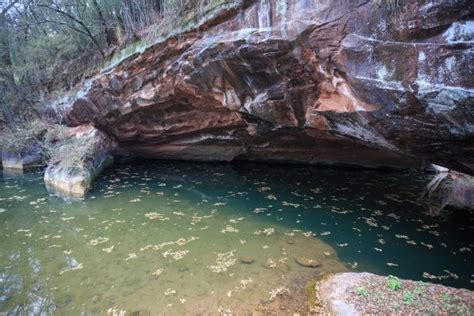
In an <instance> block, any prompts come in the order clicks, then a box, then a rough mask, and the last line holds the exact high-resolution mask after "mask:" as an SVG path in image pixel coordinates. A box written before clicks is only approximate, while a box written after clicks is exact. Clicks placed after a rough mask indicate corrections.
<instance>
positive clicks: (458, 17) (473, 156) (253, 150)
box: [62, 0, 474, 174]
mask: <svg viewBox="0 0 474 316" xmlns="http://www.w3.org/2000/svg"><path fill="white" fill-rule="evenodd" d="M473 17H474V4H473V2H472V1H468V0H454V1H434V0H424V1H423V0H422V1H343V0H336V1H334V0H294V1H287V0H259V1H254V2H252V1H250V3H249V1H244V3H243V4H241V5H237V6H233V7H232V6H231V7H230V9H229V8H227V9H225V10H224V9H223V10H222V11H221V12H220V13H218V14H216V15H214V16H213V17H212V18H209V19H207V21H205V22H202V23H201V24H196V27H195V28H194V29H190V30H188V31H186V32H183V33H181V34H179V35H178V36H174V37H171V38H168V39H167V40H166V41H163V42H159V43H157V44H154V45H152V46H150V47H149V48H147V49H146V50H144V52H143V53H137V54H135V55H133V56H131V57H129V58H127V59H125V60H124V61H122V62H121V63H119V64H118V65H116V66H115V67H113V68H112V69H109V70H107V71H105V70H104V72H102V73H100V74H98V75H97V76H95V77H94V78H91V79H90V80H89V81H87V82H86V83H84V86H83V87H81V92H80V93H79V94H78V95H77V96H76V97H75V98H73V100H72V101H70V102H67V103H66V104H62V106H63V107H64V108H65V109H66V113H65V115H66V120H67V122H68V124H69V125H71V126H77V125H81V124H88V123H92V124H93V125H94V126H95V127H96V128H98V129H100V130H101V131H103V132H105V133H106V134H108V135H110V136H112V137H113V138H114V139H116V140H117V142H118V144H119V148H120V150H119V152H120V153H124V154H130V153H132V154H137V155H141V156H145V157H153V158H162V159H187V160H232V159H251V160H275V161H300V162H309V163H331V164H353V165H364V166H397V167H420V166H422V165H423V164H424V163H425V162H433V163H436V164H438V165H442V166H445V167H448V168H451V169H455V170H458V171H461V172H465V173H470V174H474V142H473V140H474V137H473V136H474V110H473V104H474V102H473V101H474V80H473V79H472V72H473V71H472V70H473V64H474V63H473V56H474V49H473V47H474V20H473Z"/></svg>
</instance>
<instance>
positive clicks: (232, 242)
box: [0, 162, 474, 315]
mask: <svg viewBox="0 0 474 316" xmlns="http://www.w3.org/2000/svg"><path fill="white" fill-rule="evenodd" d="M428 181H429V177H428V176H427V175H419V174H415V173H393V172H392V173H387V172H376V171H355V170H344V169H337V170H333V169H318V168H314V167H302V166H283V165H273V166H271V165H263V164H233V165H227V164H192V163H171V162H154V163H139V165H135V166H130V165H118V166H115V167H114V168H112V169H109V170H108V171H106V172H105V174H104V176H103V177H101V179H99V181H98V183H97V185H96V186H95V187H94V190H93V191H92V192H90V194H89V195H88V197H87V198H86V199H85V200H84V201H76V202H69V203H66V202H64V201H63V200H61V199H59V198H57V197H54V196H53V195H50V194H49V193H48V192H47V191H46V189H45V188H44V184H43V182H42V174H41V173H40V172H38V173H28V174H25V175H24V176H14V175H8V174H4V175H3V178H2V179H1V180H0V312H12V313H22V312H31V313H39V312H45V313H52V312H56V313H60V314H67V315H70V314H71V313H72V314H78V313H79V312H85V313H86V314H98V313H100V314H105V313H106V312H107V311H109V312H110V313H111V314H113V313H114V312H115V314H120V311H126V312H127V314H129V313H134V312H135V315H137V314H139V315H147V314H152V315H154V314H183V313H188V314H196V313H202V314H209V313H217V312H218V311H219V310H221V311H224V310H232V311H251V310H255V309H260V310H263V309H265V308H267V309H269V308H271V307H272V302H273V301H274V300H278V299H279V296H278V295H277V296H276V299H274V298H273V297H274V296H275V295H272V294H275V293H277V292H281V293H284V292H286V290H288V291H289V292H290V294H289V295H285V296H288V297H289V298H290V301H292V302H294V303H293V307H294V305H295V304H296V305H297V304H300V305H301V304H303V305H304V304H306V302H307V301H308V299H307V298H306V297H305V294H304V285H305V282H306V281H307V280H310V279H311V278H314V277H317V276H318V275H320V274H321V273H324V272H334V271H345V270H354V271H370V272H374V273H379V274H385V275H388V274H395V275H398V276H400V277H403V278H411V279H421V280H425V281H432V282H439V283H443V284H446V285H451V286H456V287H465V288H469V289H474V275H473V274H474V271H473V269H472V262H474V261H473V259H474V258H473V254H472V248H473V230H474V228H473V218H472V215H470V214H468V213H463V212H457V213H454V214H453V215H451V216H450V217H448V218H447V219H434V218H431V217H429V216H425V215H424V214H423V212H424V208H423V206H422V205H421V203H420V202H419V201H418V197H419V195H420V192H421V191H422V189H423V187H424V185H425V184H426V183H427V182H428ZM298 256H306V257H308V258H311V259H314V260H318V261H320V262H321V263H322V266H321V267H319V268H307V267H303V266H300V265H298V264H297V263H296V262H295V258H296V257H298ZM243 257H245V258H246V259H247V260H249V259H252V260H254V261H253V263H250V264H248V263H242V262H241V259H242V258H243ZM298 288H300V289H301V291H302V292H298ZM280 307H281V306H280ZM300 307H301V306H300ZM290 308H291V306H290ZM296 308H297V309H298V307H296Z"/></svg>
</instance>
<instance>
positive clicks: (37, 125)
mask: <svg viewBox="0 0 474 316" xmlns="http://www.w3.org/2000/svg"><path fill="white" fill-rule="evenodd" d="M47 127H48V125H47V124H46V123H45V122H44V121H41V120H32V121H26V122H22V123H21V124H20V125H19V126H17V127H16V128H15V129H14V130H10V129H6V130H4V131H2V133H0V148H1V150H2V151H7V152H14V153H22V152H24V151H25V150H28V149H29V148H31V147H33V146H38V145H39V144H40V142H41V139H42V138H43V136H44V134H45V132H46V130H47Z"/></svg>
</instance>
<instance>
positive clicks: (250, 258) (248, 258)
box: [240, 256, 255, 264]
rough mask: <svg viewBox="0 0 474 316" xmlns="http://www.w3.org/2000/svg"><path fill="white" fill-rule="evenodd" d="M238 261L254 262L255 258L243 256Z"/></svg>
mask: <svg viewBox="0 0 474 316" xmlns="http://www.w3.org/2000/svg"><path fill="white" fill-rule="evenodd" d="M240 262H241V263H244V264H252V263H254V262H255V259H254V258H252V257H249V256H243V257H242V258H240Z"/></svg>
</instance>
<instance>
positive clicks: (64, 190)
mask: <svg viewBox="0 0 474 316" xmlns="http://www.w3.org/2000/svg"><path fill="white" fill-rule="evenodd" d="M68 133H69V134H70V137H71V138H75V139H79V138H83V139H85V140H86V141H87V143H89V142H90V144H91V147H90V150H91V152H90V153H88V155H87V158H86V159H84V160H80V159H79V162H78V163H75V164H74V165H70V164H68V163H66V162H65V160H68V157H64V158H63V159H64V160H63V161H55V162H51V163H50V164H49V165H48V166H47V168H46V170H45V173H44V182H45V184H46V187H47V188H48V190H50V191H52V192H53V193H55V194H57V195H59V196H61V197H65V198H83V197H84V196H85V194H86V193H87V192H88V191H89V189H90V188H91V187H92V185H93V182H94V180H95V178H96V177H97V175H98V174H99V173H100V172H101V171H102V170H103V169H104V168H105V167H107V166H108V165H109V164H111V163H112V161H113V156H112V150H113V149H114V148H115V147H116V145H115V142H114V141H113V140H112V139H110V137H108V136H106V135H105V134H104V133H102V132H100V131H99V130H97V129H95V128H94V127H92V126H81V127H80V128H75V129H70V130H69V131H68ZM77 154H78V153H77V152H74V151H71V152H70V155H71V158H73V159H77V158H78V157H74V155H77Z"/></svg>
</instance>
